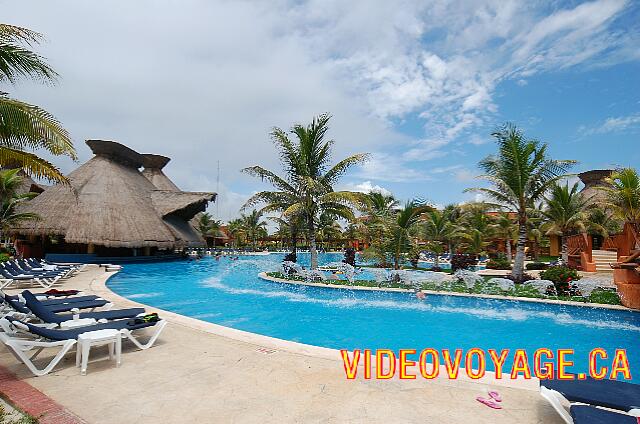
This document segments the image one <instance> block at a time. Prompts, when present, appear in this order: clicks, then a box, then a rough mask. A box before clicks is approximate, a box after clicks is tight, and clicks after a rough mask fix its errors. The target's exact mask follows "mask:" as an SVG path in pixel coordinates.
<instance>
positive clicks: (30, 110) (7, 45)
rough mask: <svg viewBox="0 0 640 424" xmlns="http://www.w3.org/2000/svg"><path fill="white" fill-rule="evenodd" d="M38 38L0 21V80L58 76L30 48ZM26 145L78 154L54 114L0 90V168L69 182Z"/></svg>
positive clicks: (29, 32) (23, 29)
mask: <svg viewBox="0 0 640 424" xmlns="http://www.w3.org/2000/svg"><path fill="white" fill-rule="evenodd" d="M41 39H42V35H40V34H38V33H37V32H34V31H31V30H29V29H26V28H21V27H17V26H13V25H7V24H0V83H2V82H8V83H11V84H15V83H16V82H17V80H18V79H19V78H21V77H26V78H32V79H34V80H42V81H44V82H50V81H53V80H54V79H55V78H56V77H57V74H56V72H55V71H54V70H53V69H51V67H49V65H47V63H46V62H45V61H44V58H43V57H41V56H40V55H38V54H36V53H34V52H33V51H31V50H30V49H29V48H30V47H31V46H32V45H34V44H38V43H39V42H40V40H41ZM27 149H29V150H37V149H44V150H46V151H47V152H49V153H51V154H52V155H55V156H61V155H62V156H68V157H70V158H72V159H74V160H75V159H76V158H77V156H76V151H75V149H74V148H73V142H72V141H71V138H70V137H69V133H68V132H67V131H66V130H65V129H64V128H63V127H62V126H61V125H60V123H59V122H58V121H57V120H56V119H55V118H54V117H53V115H51V114H50V113H49V112H47V111H46V110H44V109H41V108H40V107H38V106H35V105H31V104H29V103H25V102H22V101H20V100H16V99H13V98H11V97H9V95H8V94H7V93H5V92H3V91H1V90H0V168H3V167H4V168H22V169H23V170H24V171H25V172H26V173H28V174H30V175H32V176H34V177H36V178H45V179H47V180H49V181H52V182H62V183H68V180H67V178H66V177H65V176H64V175H62V173H61V172H60V170H59V169H58V168H56V167H55V166H54V165H53V164H51V163H49V162H48V161H46V160H44V159H42V158H40V157H38V156H37V155H35V154H34V153H31V152H28V151H26V150H27Z"/></svg>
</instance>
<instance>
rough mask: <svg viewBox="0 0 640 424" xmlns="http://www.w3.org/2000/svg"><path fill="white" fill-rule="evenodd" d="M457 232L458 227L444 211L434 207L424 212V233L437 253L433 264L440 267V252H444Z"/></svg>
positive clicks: (429, 244)
mask: <svg viewBox="0 0 640 424" xmlns="http://www.w3.org/2000/svg"><path fill="white" fill-rule="evenodd" d="M455 232H456V227H455V226H454V225H453V224H452V223H451V221H449V219H448V217H447V215H445V214H444V213H443V212H440V211H439V210H437V209H433V210H430V211H428V212H426V213H425V214H424V227H423V233H422V234H423V236H424V237H425V239H426V240H427V242H428V246H429V249H430V250H431V251H432V252H433V253H435V259H434V264H433V266H434V267H435V268H439V267H440V254H441V253H443V252H444V249H445V247H447V243H448V242H449V241H450V240H451V239H452V238H453V235H454V233H455Z"/></svg>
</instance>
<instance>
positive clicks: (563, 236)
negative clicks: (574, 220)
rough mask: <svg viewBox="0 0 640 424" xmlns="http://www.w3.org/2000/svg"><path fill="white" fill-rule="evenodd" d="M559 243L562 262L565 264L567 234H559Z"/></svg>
mask: <svg viewBox="0 0 640 424" xmlns="http://www.w3.org/2000/svg"><path fill="white" fill-rule="evenodd" d="M560 240H561V244H562V262H564V264H565V265H568V264H569V244H568V243H567V236H566V235H565V234H564V233H562V235H561V236H560Z"/></svg>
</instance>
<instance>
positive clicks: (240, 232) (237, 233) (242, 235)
mask: <svg viewBox="0 0 640 424" xmlns="http://www.w3.org/2000/svg"><path fill="white" fill-rule="evenodd" d="M227 228H228V229H229V235H230V236H231V237H232V238H233V241H232V244H233V246H234V247H242V246H243V245H244V243H245V240H246V237H247V233H246V231H245V228H244V221H243V219H242V218H235V219H232V220H231V221H229V224H228V226H227Z"/></svg>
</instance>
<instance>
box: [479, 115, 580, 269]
mask: <svg viewBox="0 0 640 424" xmlns="http://www.w3.org/2000/svg"><path fill="white" fill-rule="evenodd" d="M492 135H493V137H495V139H496V143H497V145H498V153H497V155H490V156H488V157H486V158H485V159H483V160H482V161H481V162H480V168H481V169H482V170H483V172H484V175H482V176H481V178H483V179H485V180H486V181H488V182H489V183H490V184H491V186H492V187H491V188H487V187H480V188H473V189H470V190H474V191H478V192H481V193H484V194H486V195H488V196H489V197H490V198H492V199H493V200H494V201H495V202H497V203H498V204H499V205H500V206H503V207H507V208H508V209H509V210H511V211H513V212H516V213H517V222H518V240H517V243H516V255H515V260H514V265H513V277H514V279H515V281H521V280H522V277H523V275H524V259H525V244H526V242H527V221H528V215H527V210H528V208H530V207H531V206H532V205H533V204H534V203H535V202H537V201H538V200H540V199H541V198H542V197H543V196H544V194H545V193H546V192H547V191H548V190H549V188H550V187H551V186H552V185H553V184H555V183H556V182H557V181H558V180H559V179H560V178H562V177H564V176H565V175H566V173H567V171H568V170H569V168H570V167H571V166H572V165H573V164H574V163H575V161H570V160H555V159H551V158H550V157H549V156H548V154H547V145H546V144H545V143H540V142H538V141H536V140H532V139H528V138H526V137H525V135H524V134H523V133H522V131H520V130H519V129H518V128H516V127H515V126H514V125H511V124H506V125H504V126H503V127H502V128H500V129H499V130H497V131H495V132H494V133H493V134H492Z"/></svg>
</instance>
